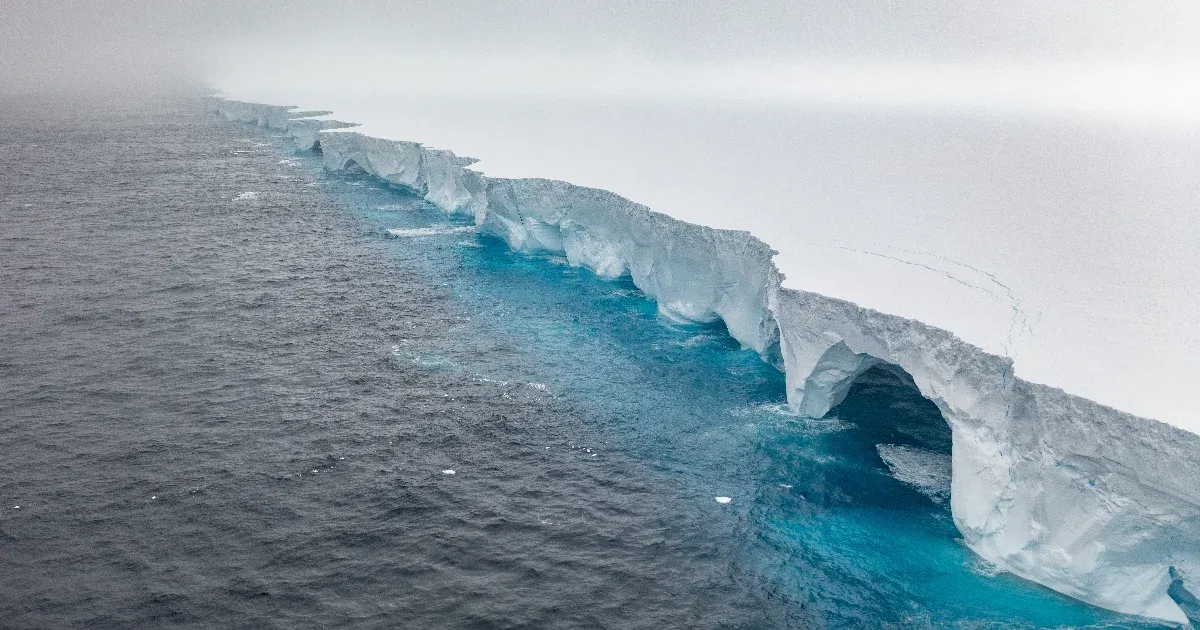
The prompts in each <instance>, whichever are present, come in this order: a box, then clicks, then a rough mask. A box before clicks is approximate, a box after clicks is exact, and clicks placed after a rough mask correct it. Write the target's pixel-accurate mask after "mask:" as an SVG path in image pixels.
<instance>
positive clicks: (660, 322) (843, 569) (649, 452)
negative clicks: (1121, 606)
mask: <svg viewBox="0 0 1200 630" xmlns="http://www.w3.org/2000/svg"><path fill="white" fill-rule="evenodd" d="M308 166H309V167H310V168H318V163H317V162H316V161H315V160H313V159H311V158H309V162H308ZM326 183H327V190H328V191H330V192H331V193H332V194H333V195H335V197H337V198H339V199H341V200H342V202H343V203H345V204H346V205H347V207H349V208H351V209H352V210H353V212H355V213H356V214H357V215H358V216H359V218H360V219H361V221H362V224H363V226H364V229H366V230H374V231H376V232H377V233H378V234H379V237H380V238H383V239H389V244H390V248H391V250H392V251H393V252H395V253H396V255H400V256H403V257H404V258H405V259H406V260H411V259H413V258H414V256H415V257H416V258H417V259H420V260H422V261H423V262H422V265H423V268H424V269H425V273H427V274H428V277H429V280H430V281H432V282H435V283H438V284H442V285H444V286H446V287H447V288H448V290H449V291H450V292H451V294H452V295H453V297H454V299H455V301H457V302H458V303H459V304H461V305H462V307H463V309H464V311H465V312H466V313H468V314H469V315H468V317H469V322H468V321H464V322H463V323H462V326H463V329H464V331H469V334H472V335H475V334H482V335H488V336H490V337H491V338H493V339H494V340H495V343H496V344H497V346H498V347H502V348H503V351H504V352H505V353H508V354H509V355H510V356H511V357H513V359H514V360H513V361H512V362H511V364H510V367H509V369H513V367H512V366H520V367H519V368H516V369H519V370H522V371H523V377H524V378H527V379H529V380H530V381H533V382H536V383H538V384H543V385H544V386H545V387H546V388H547V390H548V391H549V392H552V393H553V395H554V396H555V397H556V398H558V399H560V400H564V401H567V402H569V404H571V405H572V407H573V408H575V409H579V410H582V411H583V413H585V415H586V416H587V417H588V418H589V420H590V421H591V422H592V423H593V426H594V428H595V435H594V436H592V438H591V439H592V440H593V441H591V442H588V443H587V444H586V445H585V444H584V442H583V441H580V442H578V443H571V439H570V438H569V437H564V440H563V441H564V443H567V446H568V447H571V448H574V447H578V448H581V449H582V448H593V449H595V450H596V452H597V453H600V454H601V456H604V455H606V454H607V453H610V452H614V451H617V452H620V453H622V454H623V455H625V456H628V457H631V458H633V459H636V460H638V461H640V462H644V463H646V464H648V466H649V469H650V470H651V471H652V474H654V475H657V476H660V477H661V478H664V479H666V480H668V481H669V482H670V483H671V484H673V485H674V487H675V488H676V489H677V492H678V494H679V496H680V498H681V499H682V501H681V503H682V504H683V505H684V506H686V507H685V509H689V510H694V511H695V512H697V513H699V514H703V515H704V517H705V519H707V520H706V525H705V526H706V527H709V528H711V531H709V532H707V534H706V540H717V541H720V543H718V544H724V545H727V546H728V547H729V549H730V550H732V552H733V553H734V554H735V555H736V556H737V557H738V558H739V562H740V563H742V564H743V568H746V573H745V575H739V576H736V579H750V580H754V581H757V584H755V585H754V587H753V588H760V589H762V591H763V592H764V593H766V599H767V600H769V601H771V602H772V604H773V605H778V606H780V607H782V608H791V609H796V610H803V611H804V612H805V615H806V619H808V621H806V622H805V624H804V625H808V624H811V623H814V621H813V620H816V621H815V623H816V624H817V625H829V626H832V627H847V626H852V627H938V628H942V627H947V628H949V627H953V628H963V627H971V628H975V627H978V628H1021V627H1094V628H1101V627H1104V628H1111V627H1121V628H1128V627H1157V626H1155V625H1154V624H1147V623H1146V622H1145V621H1143V620H1138V619H1134V618H1129V617H1125V616H1121V615H1116V614H1113V613H1110V612H1108V611H1104V610H1100V609H1096V608H1093V607H1090V606H1088V605H1085V604H1082V603H1080V602H1077V601H1075V600H1072V599H1070V598H1067V597H1065V596H1061V595H1059V594H1057V593H1054V592H1052V591H1050V590H1048V589H1045V588H1042V587H1040V586H1037V585H1035V584H1032V583H1029V582H1026V581H1024V580H1021V579H1019V578H1016V577H1013V576H1011V575H1009V574H1005V573H1002V572H999V571H996V570H995V569H994V568H993V567H990V566H988V565H987V564H986V563H985V562H983V561H982V560H980V559H979V558H977V557H975V556H974V555H973V554H972V553H971V552H970V551H969V550H968V549H967V548H966V547H965V546H964V545H963V544H962V543H961V540H960V538H959V536H958V532H957V530H956V528H955V527H954V524H953V522H952V519H951V516H950V513H949V508H948V505H947V503H946V502H944V501H937V500H935V499H932V498H930V497H929V496H926V494H923V493H922V492H919V491H918V490H917V489H916V488H914V487H913V486H909V485H906V484H905V483H902V482H900V481H897V480H896V479H895V478H893V476H892V475H891V473H890V471H889V468H888V466H887V465H886V464H885V463H884V462H883V460H882V459H881V458H880V456H879V455H878V454H877V451H876V448H875V445H876V444H905V445H912V446H918V447H921V448H924V449H926V450H929V451H934V452H941V453H948V452H949V431H948V428H946V426H945V423H944V421H942V419H941V417H940V415H939V414H938V411H937V409H936V407H934V406H933V405H932V403H930V402H929V401H927V400H924V399H923V398H921V397H920V395H919V394H918V393H917V392H916V391H915V390H913V389H911V388H909V387H907V386H905V385H904V384H903V383H902V382H900V381H899V380H898V379H895V378H894V377H890V376H888V375H887V374H884V373H875V371H873V372H872V373H869V374H868V375H866V378H864V379H862V380H861V382H860V383H859V384H857V385H856V386H855V387H854V389H853V390H852V391H851V394H850V395H849V396H848V398H847V399H846V401H845V402H843V403H842V404H841V405H840V406H839V407H838V408H836V409H834V410H833V411H832V412H831V413H830V414H829V415H828V416H827V418H825V419H811V418H803V417H799V416H796V415H794V414H792V413H791V412H789V411H788V410H787V409H786V405H785V404H784V403H785V395H784V379H783V375H782V373H780V372H779V371H778V370H776V369H775V368H772V367H770V366H768V365H767V364H765V363H763V362H762V361H761V360H760V359H759V357H758V356H757V355H756V354H755V353H753V352H751V351H747V350H743V349H741V348H740V347H739V346H738V344H737V343H736V342H735V341H734V340H733V339H732V338H730V337H729V335H728V334H726V332H725V330H724V327H723V325H721V324H720V323H717V324H715V325H683V324H679V323H677V322H673V321H670V320H668V319H666V318H664V317H661V316H659V315H658V314H657V309H656V307H655V304H654V303H653V302H652V301H650V300H648V299H646V298H645V297H644V296H643V295H642V294H641V293H640V291H638V289H637V288H636V287H635V286H634V285H633V284H632V282H631V281H630V280H629V279H628V278H625V279H621V280H618V281H614V282H606V281H602V280H600V279H598V278H596V277H595V276H594V275H592V274H591V273H590V272H588V271H586V270H582V269H578V268H573V267H570V266H569V265H567V264H566V261H565V259H562V258H558V257H554V256H530V255H524V254H519V253H515V252H512V251H510V250H508V248H507V247H506V245H505V244H504V243H503V242H502V241H500V240H497V239H495V238H491V237H484V236H479V235H476V234H474V233H473V232H469V231H467V230H468V229H469V227H470V222H469V221H466V220H459V219H451V218H448V217H447V216H446V215H445V214H443V213H441V212H440V211H438V210H436V209H435V208H433V207H431V206H430V205H428V204H426V203H424V202H423V201H421V200H419V199H415V198H413V197H411V196H409V195H407V194H406V193H404V192H403V191H398V190H395V189H390V188H387V187H384V186H381V185H378V184H376V183H374V182H372V181H370V180H367V179H365V178H362V177H361V176H359V177H354V176H342V175H336V174H332V175H329V176H327V178H326ZM430 227H433V228H434V229H433V230H426V231H424V232H422V231H411V230H412V229H414V228H430ZM396 228H399V229H401V230H402V231H401V232H400V234H402V235H401V236H392V235H389V234H388V232H387V230H388V229H396ZM403 230H410V231H407V232H405V231H403ZM413 234H416V235H417V236H412V235H413ZM464 334H467V333H466V332H464ZM439 352H443V353H445V352H447V351H446V350H444V349H443V350H441V351H439V350H435V349H430V350H429V351H428V352H427V354H429V355H430V356H429V357H427V358H426V359H425V360H427V361H428V362H429V369H441V370H460V371H471V370H475V369H479V367H478V366H473V365H472V361H471V360H470V359H469V358H468V359H464V358H463V357H459V358H457V359H456V360H450V359H446V358H443V357H440V356H439ZM480 360H481V362H483V363H486V358H481V359H480ZM480 377H482V378H487V377H486V376H485V375H484V374H483V372H480ZM717 496H727V497H730V498H732V501H731V502H730V503H728V504H725V505H721V504H718V503H717V502H716V501H715V500H714V498H715V497H717ZM680 570H681V571H687V567H680ZM746 576H750V577H749V578H747V577H746ZM731 579H733V578H732V577H731ZM781 623H782V622H781Z"/></svg>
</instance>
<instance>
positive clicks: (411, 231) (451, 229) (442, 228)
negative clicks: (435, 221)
mask: <svg viewBox="0 0 1200 630" xmlns="http://www.w3.org/2000/svg"><path fill="white" fill-rule="evenodd" d="M474 231H475V226H472V225H433V226H430V227H419V228H392V229H390V230H388V231H387V232H388V234H391V235H392V236H398V237H401V238H420V237H424V236H445V235H447V234H462V233H463V232H474Z"/></svg>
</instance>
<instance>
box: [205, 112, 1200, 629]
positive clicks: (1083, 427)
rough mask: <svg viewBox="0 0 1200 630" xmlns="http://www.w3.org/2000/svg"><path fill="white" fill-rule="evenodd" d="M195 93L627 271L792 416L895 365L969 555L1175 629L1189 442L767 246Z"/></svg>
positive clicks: (1198, 565)
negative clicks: (934, 454) (733, 352)
mask: <svg viewBox="0 0 1200 630" xmlns="http://www.w3.org/2000/svg"><path fill="white" fill-rule="evenodd" d="M210 104H211V106H212V109H213V110H214V111H216V112H218V113H220V114H222V115H224V116H225V117H226V118H229V119H231V120H239V121H243V122H250V123H254V124H258V125H260V126H264V127H269V128H272V129H276V130H280V131H282V132H284V133H286V134H287V135H289V136H290V137H291V138H292V139H293V142H294V144H295V146H296V147H297V148H299V149H307V148H310V147H312V146H313V144H314V142H315V140H317V139H319V140H320V148H321V150H322V156H323V161H324V164H325V166H326V168H329V169H333V170H342V169H347V168H354V167H357V168H361V169H363V170H365V171H366V172H367V173H370V174H371V175H374V176H375V177H378V178H380V179H382V180H384V181H386V182H388V183H390V184H393V185H396V186H400V187H403V188H406V189H408V190H411V191H413V192H414V193H416V194H419V195H421V196H422V197H424V198H425V199H426V200H428V201H429V202H431V203H433V204H434V205H436V206H437V207H439V208H441V209H442V210H444V211H446V212H449V213H456V214H463V215H468V216H472V217H474V219H475V223H476V225H478V226H479V228H480V230H481V231H482V232H484V233H487V234H491V235H494V236H497V237H499V238H502V239H504V240H505V241H506V242H507V243H508V244H509V245H510V246H511V247H512V248H513V249H515V250H518V251H526V252H536V251H548V252H555V253H560V254H563V255H565V256H566V258H567V260H568V261H569V262H570V263H571V264H573V265H577V266H583V267H587V268H588V269H590V270H592V271H594V272H595V273H596V274H598V275H600V276H601V277H605V278H615V277H618V276H621V275H624V274H626V273H628V274H629V275H630V276H631V277H632V279H633V281H634V283H635V284H636V285H637V286H638V287H639V288H640V289H641V290H642V291H643V292H645V294H646V295H647V296H648V297H650V298H652V299H654V300H655V301H656V302H657V303H658V307H659V310H660V311H661V312H662V313H664V314H665V315H667V316H670V317H674V318H677V319H681V320H689V321H698V322H708V321H715V320H716V319H718V318H719V319H721V320H722V321H724V323H725V324H726V326H727V327H728V329H729V332H730V334H731V335H732V336H733V337H734V338H735V339H737V340H738V341H739V342H741V343H742V344H743V345H744V346H746V347H748V348H752V349H754V350H755V351H757V352H758V353H759V354H760V355H762V356H763V357H764V358H765V359H767V360H770V361H772V362H774V363H776V364H779V365H781V366H782V367H783V369H784V370H785V371H786V374H787V390H788V391H787V395H788V401H789V403H790V404H791V405H792V406H793V407H795V408H797V409H799V410H801V411H802V412H804V413H805V414H807V415H810V416H815V417H819V416H822V415H824V414H826V413H827V412H828V411H829V410H830V409H831V408H833V407H834V406H835V405H836V404H837V403H838V402H840V401H841V400H842V398H844V397H845V395H846V393H847V392H848V391H849V388H850V385H851V384H852V383H853V381H854V379H855V378H856V377H857V376H858V375H859V374H861V373H862V372H864V371H866V370H867V369H868V368H870V367H872V366H875V365H882V366H883V367H886V368H888V369H891V370H893V371H895V372H896V373H897V374H899V375H901V376H902V377H904V378H905V379H906V380H908V381H910V382H911V383H912V384H913V386H915V387H916V388H917V389H918V390H919V391H920V392H921V393H922V394H923V395H924V396H926V397H927V398H929V399H930V400H932V401H933V402H934V403H935V404H936V405H937V406H938V408H939V409H941V411H942V414H943V416H944V417H945V419H946V422H947V423H948V424H949V425H950V428H951V430H952V433H953V452H952V466H953V478H952V484H951V509H952V513H953V515H954V521H955V523H956V525H957V526H958V528H959V530H960V531H961V532H962V534H963V538H964V540H965V542H966V543H967V545H969V546H970V548H971V549H972V550H974V551H975V552H976V553H978V554H979V555H980V556H982V557H983V558H985V559H987V560H988V561H990V562H992V563H994V564H995V565H997V566H998V567H1000V568H1002V569H1005V570H1008V571H1011V572H1013V573H1015V574H1017V575H1020V576H1022V577H1025V578H1027V579H1030V580H1032V581H1035V582H1038V583H1040V584H1043V585H1045V586H1047V587H1050V588H1052V589H1054V590H1057V591H1059V592H1062V593H1065V594H1067V595H1070V596H1072V597H1076V598H1078V599H1081V600H1083V601H1086V602H1089V603H1092V604H1095V605H1098V606H1102V607H1105V608H1109V609H1112V610H1116V611H1120V612H1124V613H1130V614H1138V615H1145V616H1149V617H1156V618H1161V619H1165V620H1170V621H1176V622H1180V623H1186V622H1187V619H1186V617H1185V615H1184V613H1183V611H1182V610H1181V608H1180V606H1179V605H1178V604H1176V603H1175V601H1174V600H1173V599H1172V597H1171V595H1170V594H1169V592H1168V590H1169V589H1170V588H1171V587H1172V583H1173V580H1178V579H1179V578H1177V577H1174V576H1173V574H1172V571H1171V567H1175V569H1174V575H1176V576H1177V575H1184V576H1186V575H1193V576H1194V575H1197V574H1200V483H1197V482H1200V436H1197V435H1196V434H1193V433H1190V432H1187V431H1184V430H1182V429H1178V428H1174V427H1172V426H1170V425H1166V424H1163V423H1160V422H1157V421H1154V420H1150V419H1146V418H1140V417H1136V416H1133V415H1130V414H1126V413H1123V412H1120V411H1117V410H1114V409H1111V408H1108V407H1105V406H1103V405H1100V404H1098V403H1095V402H1092V401H1089V400H1086V399H1083V398H1079V397H1077V396H1072V395H1070V394H1066V393H1064V392H1063V391H1061V390H1059V389H1055V388H1052V387H1047V386H1044V385H1037V384H1032V383H1028V382H1026V381H1023V380H1021V379H1020V378H1017V377H1015V376H1014V375H1013V370H1012V362H1011V360H1010V359H1008V358H1006V357H1000V356H997V355H994V354H989V353H987V352H984V351H983V350H981V349H979V348H977V347H975V346H973V345H970V344H968V343H966V342H964V341H962V340H961V339H959V338H958V337H956V336H955V335H954V334H952V333H950V332H948V331H945V330H941V329H938V328H935V327H932V326H928V325H926V324H923V323H921V322H918V321H915V320H911V319H905V318H901V317H896V316H892V315H887V314H885V313H880V312H878V311H874V310H871V309H866V308H862V307H860V306H857V305H855V304H853V303H850V302H846V301H843V300H837V299H833V298H829V297H825V296H822V295H819V294H816V293H810V292H805V291H798V290H793V289H785V288H783V287H782V286H781V282H782V279H783V278H782V276H781V274H780V273H779V272H778V270H777V269H776V268H775V265H774V264H773V262H772V257H773V255H774V254H775V252H774V251H772V250H771V249H770V248H769V247H768V246H767V245H766V244H765V243H763V242H762V241H760V240H758V239H756V238H754V237H753V236H751V235H750V234H749V233H746V232H740V231H731V230H717V229H712V228H708V227H704V226H700V225H695V224H690V223H686V222H682V221H679V220H676V219H673V218H671V217H668V216H666V215H663V214H659V213H656V212H652V211H650V210H649V209H648V208H646V207H644V206H641V205H639V204H636V203H634V202H632V201H629V200H627V199H624V198H622V197H620V196H618V195H616V194H614V193H611V192H607V191H603V190H597V189H592V188H585V187H580V186H575V185H572V184H568V183H564V182H559V181H551V180H542V179H503V178H490V177H486V176H484V175H483V174H481V173H479V172H477V171H474V170H471V169H469V168H467V167H468V166H469V165H471V164H472V163H473V162H474V161H473V160H471V159H469V158H461V157H458V156H456V155H454V153H452V152H450V151H447V150H441V149H431V148H427V147H423V146H422V145H420V144H417V143H413V142H401V141H393V140H383V139H380V138H373V137H369V136H365V135H362V134H359V133H353V132H344V131H331V132H322V129H336V128H339V127H345V126H348V125H347V124H346V123H339V122H336V121H327V120H316V119H313V118H311V116H312V115H313V113H311V112H308V113H306V112H294V111H293V108H288V107H278V106H268V105H256V104H249V103H239V102H235V101H227V100H220V99H214V100H212V101H210ZM324 125H327V126H324ZM800 281H801V283H802V279H800ZM1191 586H1193V587H1194V584H1193V585H1191Z"/></svg>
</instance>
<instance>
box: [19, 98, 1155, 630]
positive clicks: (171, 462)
mask: <svg viewBox="0 0 1200 630" xmlns="http://www.w3.org/2000/svg"><path fill="white" fill-rule="evenodd" d="M2 105H3V107H2V108H0V111H3V112H4V113H3V115H0V161H2V167H0V213H2V218H0V220H2V224H0V225H2V226H3V227H2V228H0V501H2V502H3V503H0V627H4V628H10V627H11V628H109V627H112V628H129V627H222V628H223V627H246V628H264V627H279V628H298V627H351V628H360V627H361V628H381V627H388V628H847V627H862V628H1034V627H1078V628H1134V627H1157V626H1154V625H1153V624H1149V623H1148V622H1145V621H1142V620H1137V619H1132V618H1129V617H1125V616H1121V615H1117V614H1114V613H1110V612H1107V611H1104V610H1100V609H1097V608H1093V607H1090V606H1087V605H1085V604H1082V603H1080V602H1077V601H1074V600H1071V599H1069V598H1067V597H1065V596H1062V595H1059V594H1057V593H1054V592H1052V591H1049V590H1047V589H1045V588H1042V587H1040V586H1037V585H1034V584H1032V583H1029V582H1026V581H1023V580H1021V579H1018V578H1015V577H1013V576H1011V575H1008V574H1005V573H1002V572H999V571H997V570H996V569H995V568H993V567H990V566H988V565H987V564H986V563H984V562H983V561H981V560H980V559H978V558H977V557H975V556H974V555H973V554H972V553H971V552H970V551H969V550H968V549H966V548H965V546H963V545H962V543H961V541H960V540H959V539H958V534H957V530H956V529H955V527H954V524H953V521H952V519H951V517H950V513H949V507H948V504H947V502H946V496H947V494H946V493H947V483H948V471H947V465H948V454H949V448H950V445H949V429H948V428H947V427H946V425H945V423H944V421H943V420H942V419H941V416H940V415H939V413H938V411H937V409H936V407H934V406H933V404H932V403H930V402H929V401H927V400H925V399H924V398H922V397H921V396H920V395H919V394H918V393H916V392H915V390H913V389H911V388H910V387H908V386H907V385H905V383H904V382H903V381H902V380H901V379H897V378H896V377H894V376H892V375H890V374H888V373H885V372H881V371H876V370H873V371H871V372H869V373H868V374H867V375H864V378H862V379H861V380H860V381H859V382H858V383H857V384H856V385H855V386H854V387H853V389H852V390H851V393H850V395H849V396H848V397H847V399H846V400H845V402H843V403H842V404H841V405H839V406H838V407H837V408H835V409H834V410H833V411H832V412H831V413H830V414H829V415H828V416H827V417H826V418H822V419H812V418H805V417H802V416H798V415H796V414H794V413H792V412H791V411H790V410H788V408H787V407H786V404H785V394H784V380H783V374H782V373H781V372H780V371H778V370H777V369H776V368H775V367H772V366H771V365H769V364H767V363H765V362H763V361H762V360H761V359H760V358H759V357H758V355H757V354H755V353H754V352H752V351H749V350H745V349H742V348H741V347H739V345H738V344H737V342H736V341H734V340H733V339H732V338H730V337H729V335H728V334H727V333H726V331H725V329H724V326H723V325H721V324H720V323H719V322H718V323H716V324H713V325H695V324H686V323H680V322H676V321H673V320H670V319H667V318H665V317H663V316H661V315H659V314H658V310H657V308H656V306H655V304H654V303H653V302H652V301H650V300H648V299H646V298H645V296H644V295H642V294H641V292H640V291H639V290H638V289H637V288H636V287H635V286H634V285H633V284H632V282H630V281H629V280H628V279H627V278H626V279H621V280H617V281H612V282H609V281H603V280H601V279H599V278H597V277H595V276H594V275H592V274H591V273H590V272H588V271H586V270H582V269H579V268H574V267H571V266H569V265H568V264H567V263H566V261H565V259H561V258H558V257H554V256H543V257H537V256H528V255H522V254H517V253H514V252H511V251H509V250H508V249H507V247H506V246H505V245H504V243H503V242H501V241H499V240H496V239H493V238H490V237H486V236H483V235H480V234H477V233H476V232H475V230H474V227H473V225H472V224H471V223H470V222H469V221H465V220H462V219H459V218H451V217H448V216H447V215H445V214H443V213H441V212H440V211H438V210H437V209H435V208H433V207H432V206H431V205H430V204H428V203H426V202H424V201H423V200H421V199H420V198H418V197H415V196H413V195H411V194H409V193H408V192H406V191H403V190H398V189H395V188H390V187H387V186H384V185H382V184H380V183H379V182H377V181H375V180H372V179H370V178H368V177H366V176H365V175H361V174H346V173H328V172H325V171H323V170H322V168H321V165H320V160H319V158H318V157H317V156H314V155H312V154H310V153H295V152H293V151H292V150H291V149H290V148H287V145H286V143H285V142H283V141H282V140H281V139H279V138H275V137H272V136H271V134H270V133H268V132H265V131H264V130H262V129H259V128H255V127H252V126H246V125H240V124H236V123H229V122H226V121H224V120H222V119H220V118H218V117H216V116H213V115H212V114H210V113H207V112H205V111H204V109H203V108H202V107H201V105H200V103H199V102H198V100H196V99H193V98H187V97H177V98H176V97H172V98H154V99H147V100H145V101H142V102H139V103H136V104H131V103H129V102H125V101H122V100H121V99H117V98H98V99H90V100H88V101H87V102H82V101H79V102H64V101H54V100H46V99H37V98H26V99H22V100H10V101H8V102H5V103H3V104H2Z"/></svg>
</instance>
